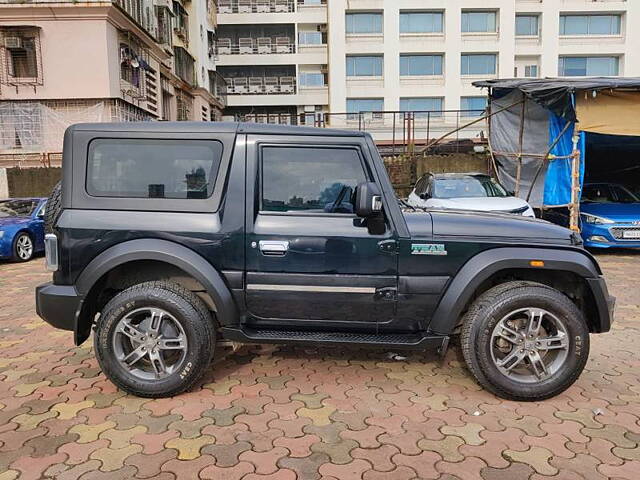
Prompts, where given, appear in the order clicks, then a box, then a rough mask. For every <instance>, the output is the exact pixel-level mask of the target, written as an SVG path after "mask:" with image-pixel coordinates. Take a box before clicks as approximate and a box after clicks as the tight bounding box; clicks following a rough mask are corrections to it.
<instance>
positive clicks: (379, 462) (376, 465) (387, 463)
mask: <svg viewBox="0 0 640 480" xmlns="http://www.w3.org/2000/svg"><path fill="white" fill-rule="evenodd" d="M399 452H400V450H398V448H396V447H394V446H392V445H382V446H380V447H378V448H375V449H370V448H354V449H353V450H352V451H351V456H352V457H353V458H361V459H363V460H366V461H368V462H369V463H370V464H371V465H373V469H374V470H378V471H381V472H390V471H391V470H394V469H395V467H396V465H395V463H393V462H392V461H391V457H393V456H394V455H395V454H397V453H399Z"/></svg>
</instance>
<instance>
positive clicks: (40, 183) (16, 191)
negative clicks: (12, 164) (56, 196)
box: [0, 168, 62, 198]
mask: <svg viewBox="0 0 640 480" xmlns="http://www.w3.org/2000/svg"><path fill="white" fill-rule="evenodd" d="M5 170H6V172H7V184H8V187H9V188H8V190H9V197H14V198H20V197H48V196H49V194H50V193H51V190H53V187H54V186H55V185H56V183H58V182H59V181H60V177H61V176H62V169H61V168H7V169H5ZM1 189H2V185H1V184H0V193H2V192H1ZM0 198H2V195H0Z"/></svg>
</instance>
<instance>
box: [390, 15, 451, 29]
mask: <svg viewBox="0 0 640 480" xmlns="http://www.w3.org/2000/svg"><path fill="white" fill-rule="evenodd" d="M443 18H444V15H443V14H442V12H400V33H442V32H443V23H444V22H443Z"/></svg>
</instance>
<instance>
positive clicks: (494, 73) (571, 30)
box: [217, 0, 640, 126]
mask: <svg viewBox="0 0 640 480" xmlns="http://www.w3.org/2000/svg"><path fill="white" fill-rule="evenodd" d="M279 5H280V6H281V7H280V8H282V9H283V10H282V12H280V11H279V10H276V8H278V6H279ZM285 9H286V12H285V11H284V10H285ZM218 21H219V24H220V26H219V29H218V43H217V64H218V69H219V71H220V72H222V73H223V75H224V76H225V77H227V78H228V81H229V82H230V84H231V85H232V87H230V91H229V93H230V95H229V108H228V109H227V110H226V112H228V113H229V114H235V115H236V116H238V114H248V113H251V114H266V113H273V114H277V113H291V114H298V116H297V117H296V118H295V119H293V120H294V121H304V120H305V115H304V113H305V112H311V111H316V112H325V111H328V112H330V115H328V116H325V117H324V118H323V120H324V123H327V121H328V122H329V123H330V124H331V125H332V126H345V125H346V126H349V125H352V124H353V122H354V121H355V120H356V118H358V121H362V115H357V116H356V114H357V113H358V112H381V111H417V112H425V111H433V112H438V111H442V110H449V111H459V110H462V111H463V112H459V113H456V115H455V118H454V117H451V116H447V115H446V114H437V113H434V115H433V120H436V121H437V118H438V117H440V118H441V119H442V122H443V123H448V124H449V126H451V124H452V122H457V123H460V122H461V121H464V120H465V118H464V117H473V116H477V115H478V114H479V113H480V112H481V111H482V110H483V109H484V107H485V101H486V100H485V98H486V96H485V94H484V93H483V92H481V91H480V90H478V89H477V88H475V87H473V86H472V82H473V81H475V80H478V79H486V78H492V77H503V78H507V77H514V76H516V77H545V76H548V77H556V76H599V75H605V76H639V75H640V49H638V48H637V45H638V41H639V40H640V30H638V29H633V28H631V27H632V25H634V24H636V25H637V24H638V22H639V21H640V2H638V1H622V0H428V1H425V0H327V1H326V3H325V2H322V1H320V0H305V1H302V0H298V1H297V2H295V3H294V2H291V1H289V2H288V1H287V0H220V14H219V16H218ZM325 25H326V26H325ZM307 32H308V33H307ZM325 32H326V33H325ZM285 37H286V39H287V40H286V41H285V40H284V38H285ZM280 38H282V40H280V41H281V42H283V43H282V45H284V44H285V43H286V42H288V41H290V40H293V41H292V42H291V45H290V46H288V47H284V46H283V47H281V50H278V43H277V41H278V40H279V39H280ZM309 43H310V44H311V45H312V46H310V45H309ZM311 50H312V51H313V55H311V54H310V52H311ZM307 52H309V54H307ZM327 66H328V67H327ZM276 77H278V78H277V79H276ZM282 77H286V78H287V82H296V85H295V86H294V87H293V88H292V90H291V91H287V93H286V94H285V93H284V91H283V90H282V84H283V78H282ZM293 77H295V78H293ZM276 80H277V82H278V85H279V86H277V85H276ZM322 82H325V83H324V84H323V83H322ZM307 92H309V93H311V92H313V95H308V94H307ZM325 95H326V96H325ZM460 117H462V118H460ZM277 118H278V117H277V115H274V117H273V118H266V120H265V118H264V117H263V118H262V120H263V121H278V120H277ZM415 118H416V119H417V120H418V121H420V119H423V118H424V115H420V114H416V116H415ZM365 121H369V122H373V123H374V124H375V123H376V122H378V123H379V122H381V121H383V115H369V116H367V117H365ZM385 121H386V120H385Z"/></svg>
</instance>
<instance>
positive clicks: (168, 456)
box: [124, 449, 177, 478]
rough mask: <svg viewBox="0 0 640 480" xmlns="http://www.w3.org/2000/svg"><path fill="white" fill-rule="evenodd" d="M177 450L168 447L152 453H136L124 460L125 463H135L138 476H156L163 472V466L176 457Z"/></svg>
mask: <svg viewBox="0 0 640 480" xmlns="http://www.w3.org/2000/svg"><path fill="white" fill-rule="evenodd" d="M176 456H177V452H176V451H175V450H173V449H166V450H162V451H160V452H157V453H154V454H152V455H147V454H144V453H136V454H134V455H131V456H129V457H127V458H126V459H125V460H124V463H125V465H133V466H134V467H136V469H137V474H136V477H139V478H156V477H157V476H158V475H160V473H161V470H160V469H161V467H162V465H164V464H165V463H167V462H168V461H169V460H173V459H174V458H176Z"/></svg>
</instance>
